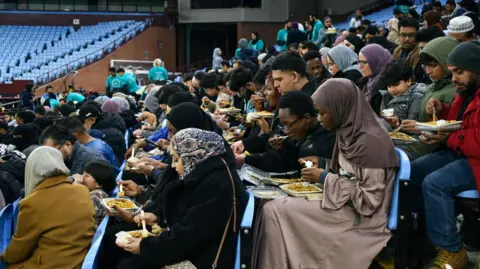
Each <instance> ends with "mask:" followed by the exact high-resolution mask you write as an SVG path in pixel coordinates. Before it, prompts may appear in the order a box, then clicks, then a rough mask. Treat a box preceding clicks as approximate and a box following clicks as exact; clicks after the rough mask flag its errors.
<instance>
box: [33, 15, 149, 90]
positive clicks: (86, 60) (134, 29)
mask: <svg viewBox="0 0 480 269" xmlns="http://www.w3.org/2000/svg"><path fill="white" fill-rule="evenodd" d="M148 20H149V19H147V20H145V28H144V30H146V29H147V28H148V27H149V25H148V24H147V23H146V22H147V21H148ZM141 27H142V25H139V26H137V27H135V28H133V29H132V30H130V31H128V32H126V33H125V34H124V35H122V36H120V37H119V38H117V39H116V40H114V41H113V42H111V43H108V44H107V45H105V46H104V47H103V48H100V49H98V50H96V51H93V52H91V53H89V54H87V55H85V56H83V57H80V58H77V59H75V60H73V61H71V62H69V63H67V64H65V65H62V66H60V67H58V68H55V69H52V70H50V71H48V72H45V73H43V74H41V75H39V76H37V77H36V85H37V86H42V85H45V84H48V83H49V82H51V81H53V80H55V79H58V78H60V77H62V76H60V77H58V78H53V79H50V73H52V72H54V71H56V70H61V69H62V68H64V67H66V68H67V72H68V65H73V63H75V62H77V61H78V60H81V59H83V58H85V65H84V66H82V68H83V67H85V66H87V65H90V64H93V63H95V62H97V61H99V60H102V58H103V57H101V58H100V59H97V60H94V61H92V62H91V63H88V56H91V55H94V54H96V53H97V52H99V51H102V56H104V55H106V53H105V52H106V48H107V47H109V46H110V45H112V44H113V50H115V44H116V42H117V41H118V40H120V39H121V41H120V43H121V42H122V41H123V40H124V38H125V37H126V36H127V35H128V34H130V33H131V32H133V31H135V32H136V31H137V30H138V29H139V28H141ZM113 50H112V52H113ZM68 74H69V73H67V75H68ZM45 76H47V82H44V83H39V82H38V81H39V78H41V77H45Z"/></svg>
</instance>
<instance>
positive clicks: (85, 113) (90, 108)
mask: <svg viewBox="0 0 480 269" xmlns="http://www.w3.org/2000/svg"><path fill="white" fill-rule="evenodd" d="M100 114H101V112H100V110H99V109H98V108H97V107H96V106H95V105H91V104H86V105H83V106H82V107H81V108H80V111H79V112H78V119H79V120H80V121H81V122H83V121H84V120H86V119H88V118H98V117H99V116H100Z"/></svg>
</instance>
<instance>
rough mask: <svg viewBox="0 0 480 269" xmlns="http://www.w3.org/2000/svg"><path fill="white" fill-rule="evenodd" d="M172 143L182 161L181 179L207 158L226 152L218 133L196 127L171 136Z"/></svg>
mask: <svg viewBox="0 0 480 269" xmlns="http://www.w3.org/2000/svg"><path fill="white" fill-rule="evenodd" d="M172 145H173V149H174V150H175V151H176V152H177V154H178V156H179V157H180V158H181V159H182V162H183V166H184V175H183V176H181V177H180V179H182V180H183V179H184V178H185V177H187V176H188V175H189V174H190V173H191V172H192V171H193V170H194V169H195V168H196V167H197V166H198V165H200V164H201V163H202V162H204V161H205V160H207V159H208V158H210V157H214V156H219V155H222V154H224V153H225V152H226V151H225V144H224V140H223V138H222V137H221V136H220V135H218V134H216V133H214V132H209V131H204V130H200V129H196V128H188V129H183V130H181V131H179V132H178V133H177V134H175V136H174V137H173V138H172Z"/></svg>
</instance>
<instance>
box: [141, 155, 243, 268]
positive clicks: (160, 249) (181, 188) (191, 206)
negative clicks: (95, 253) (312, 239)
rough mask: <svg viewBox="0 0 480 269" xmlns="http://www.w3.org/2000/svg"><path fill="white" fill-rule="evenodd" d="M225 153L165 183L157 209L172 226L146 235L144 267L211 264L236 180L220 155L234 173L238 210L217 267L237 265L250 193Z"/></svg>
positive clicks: (230, 210)
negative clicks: (160, 232) (179, 177)
mask: <svg viewBox="0 0 480 269" xmlns="http://www.w3.org/2000/svg"><path fill="white" fill-rule="evenodd" d="M226 155H227V154H224V155H222V156H216V157H211V158H209V159H207V160H206V161H204V162H202V163H200V164H199V165H198V166H197V167H196V168H195V169H194V170H193V171H192V172H191V173H190V174H189V175H187V177H185V178H184V179H183V180H178V179H177V180H173V181H171V182H170V183H169V184H168V185H167V186H166V187H165V191H164V192H163V194H162V198H163V205H162V208H161V209H160V210H159V211H158V212H156V214H158V215H157V216H158V217H159V218H160V221H159V222H160V223H161V225H162V226H167V227H168V228H169V230H168V231H167V232H163V233H162V234H160V236H156V237H149V238H146V239H143V240H142V242H141V244H140V255H139V256H138V260H139V263H140V267H139V268H161V267H162V266H165V265H170V264H175V263H178V262H181V261H184V260H189V261H190V262H192V263H193V264H194V265H195V266H196V267H197V268H199V269H207V268H211V267H212V263H213V261H214V260H215V256H216V254H217V251H218V249H219V244H220V241H221V240H222V235H223V233H224V230H225V225H226V223H227V220H228V218H229V217H230V214H231V213H232V206H233V197H232V194H233V189H232V183H231V180H230V176H229V174H228V172H227V169H226V167H225V164H224V163H223V161H222V159H221V157H223V158H224V159H225V161H226V162H227V164H228V166H229V167H230V171H231V172H232V176H233V182H234V186H235V197H236V212H237V213H236V222H234V218H233V216H232V219H231V223H230V225H229V227H228V230H227V236H226V238H225V241H224V244H223V248H222V250H221V253H220V258H219V261H218V266H217V268H233V267H234V263H235V252H236V245H237V239H238V228H239V226H240V222H241V219H242V216H243V212H244V210H245V207H246V204H247V201H248V195H247V193H246V192H245V187H244V186H243V183H242V182H241V180H240V178H239V176H238V174H237V173H236V171H235V168H234V167H235V165H234V163H233V160H230V161H228V160H227V158H226ZM228 159H229V158H228ZM234 226H235V228H236V232H233V227H234Z"/></svg>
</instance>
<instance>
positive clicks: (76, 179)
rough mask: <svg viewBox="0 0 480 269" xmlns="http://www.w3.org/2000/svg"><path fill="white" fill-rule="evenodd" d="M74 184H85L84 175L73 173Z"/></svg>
mask: <svg viewBox="0 0 480 269" xmlns="http://www.w3.org/2000/svg"><path fill="white" fill-rule="evenodd" d="M72 177H73V179H74V181H73V183H74V184H83V176H82V175H79V174H75V175H72Z"/></svg>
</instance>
